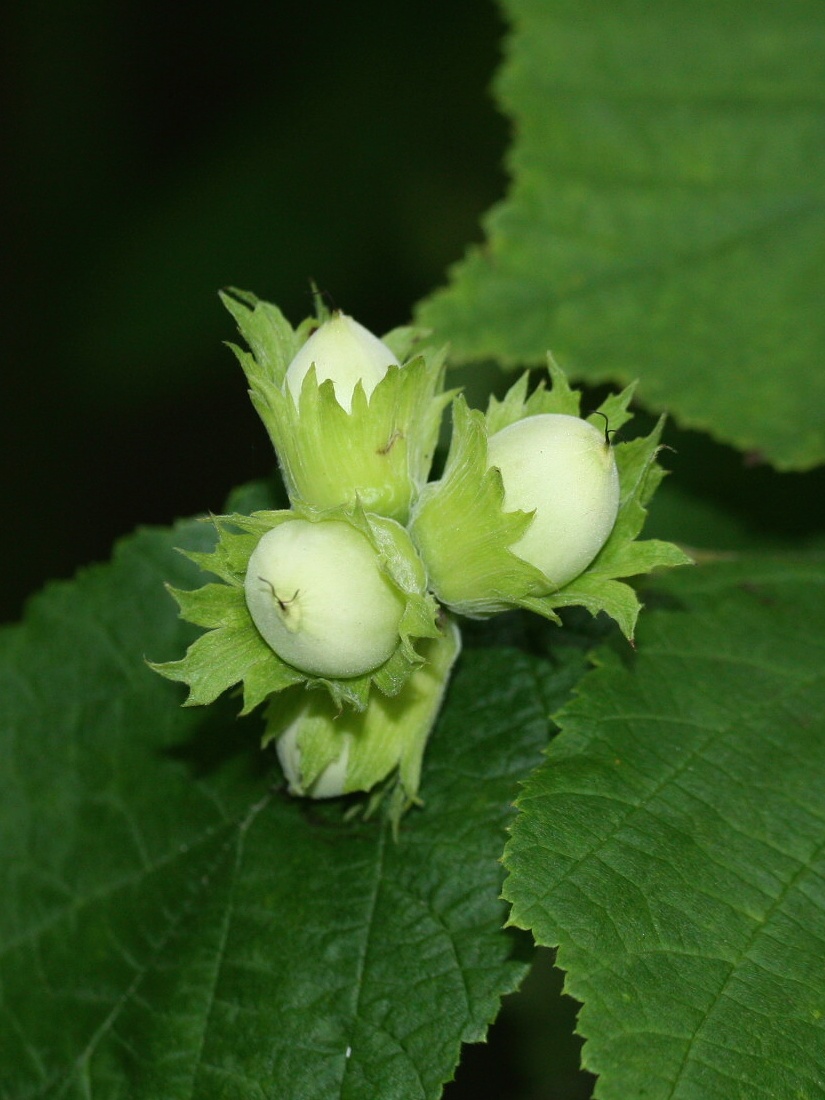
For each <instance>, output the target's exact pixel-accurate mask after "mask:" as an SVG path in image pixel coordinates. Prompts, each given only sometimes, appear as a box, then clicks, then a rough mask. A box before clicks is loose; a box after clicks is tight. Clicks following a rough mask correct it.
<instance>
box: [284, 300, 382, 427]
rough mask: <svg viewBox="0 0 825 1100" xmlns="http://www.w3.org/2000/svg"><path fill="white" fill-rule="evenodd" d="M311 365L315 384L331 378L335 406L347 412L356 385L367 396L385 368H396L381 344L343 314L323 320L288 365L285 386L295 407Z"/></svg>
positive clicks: (367, 331)
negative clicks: (335, 401) (361, 388)
mask: <svg viewBox="0 0 825 1100" xmlns="http://www.w3.org/2000/svg"><path fill="white" fill-rule="evenodd" d="M313 363H314V364H315V377H316V379H317V381H318V384H319V385H320V383H321V382H323V381H325V380H326V379H327V378H331V379H332V385H333V388H334V390H335V396H336V398H337V400H338V404H339V405H342V406H343V407H344V408H345V409H346V410H347V412H349V411H350V409H351V408H352V392H353V390H354V389H355V386H356V384H357V383H358V382H360V383H361V385H362V386H363V387H364V393H365V395H366V396H367V397H369V396H370V394H371V393H372V391H373V390H374V389H375V387H376V386H377V385H378V383H379V382H380V381H381V379H382V378H383V377H384V375H385V374H386V373H387V371H388V370H389V368H390V367H391V366H398V365H399V364H398V360H397V359H396V358H395V356H394V355H393V353H392V352H391V351H390V349H389V348H388V347H387V345H386V344H385V343H383V342H382V341H381V340H379V339H378V337H377V336H375V335H374V334H373V333H371V332H370V331H369V329H366V328H364V326H363V325H361V324H359V323H358V321H355V320H354V319H353V318H352V317H349V316H347V314H345V313H335V314H333V316H332V317H330V319H329V320H328V321H325V322H324V323H323V324H322V325H321V327H320V328H319V329H317V330H316V331H315V332H314V333H313V334H312V336H310V338H309V339H308V340H307V342H306V343H305V344H304V345H303V347H302V348H301V349H300V351H299V352H298V354H297V355H296V356H295V358H294V359H293V360H292V362H291V363H290V364H289V367H288V368H287V372H286V378H285V383H286V386H287V388H288V390H289V392H290V393H291V394H292V398H293V400H294V401H295V404H296V405H297V404H298V401H299V399H300V396H301V387H302V386H303V382H304V377H305V375H306V373H307V371H308V370H309V368H310V367H311V366H312V365H313Z"/></svg>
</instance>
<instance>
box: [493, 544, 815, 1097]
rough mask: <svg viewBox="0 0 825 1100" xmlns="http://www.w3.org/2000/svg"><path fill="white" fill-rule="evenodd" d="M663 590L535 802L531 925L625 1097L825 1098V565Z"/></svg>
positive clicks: (532, 797) (540, 776) (562, 718)
mask: <svg viewBox="0 0 825 1100" xmlns="http://www.w3.org/2000/svg"><path fill="white" fill-rule="evenodd" d="M664 596H666V597H667V603H672V605H673V608H672V609H668V610H663V609H660V610H657V611H656V612H654V613H651V614H648V615H646V616H645V617H644V619H643V620H642V623H641V625H640V631H639V638H638V651H637V652H636V654H635V655H634V656H633V657H632V658H628V657H627V656H626V654H625V655H624V656H622V655H618V654H617V653H616V652H615V651H613V650H610V649H603V650H601V651H600V652H599V656H598V659H597V668H596V669H595V670H594V671H593V672H590V673H589V674H588V675H587V676H585V677H584V679H583V680H582V681H581V682H580V684H579V685H578V687H577V690H576V697H575V699H574V700H573V701H572V702H571V703H569V704H568V705H567V706H566V707H565V708H564V709H563V710H562V711H561V713H560V714H559V715H558V718H557V720H558V722H559V725H560V726H561V730H562V732H561V733H560V735H559V736H558V737H557V738H556V739H555V740H554V741H553V744H552V746H551V747H550V749H549V751H548V753H547V760H546V762H545V764H544V765H543V766H542V767H541V768H540V769H538V770H537V771H536V772H535V773H534V774H533V775H532V776H531V778H530V780H529V781H528V783H527V785H526V787H525V789H524V791H523V792H522V794H521V795H520V797H519V800H518V808H519V810H520V813H519V817H518V819H517V821H516V824H515V826H514V828H513V836H512V840H511V841H510V843H509V844H508V847H507V851H506V856H505V862H506V866H507V867H508V869H509V871H510V875H509V877H508V879H507V881H506V884H505V896H506V897H507V898H508V899H509V900H510V901H512V903H513V910H512V915H511V921H512V922H513V923H514V924H516V925H518V926H520V927H524V928H530V929H531V930H532V931H533V934H534V935H535V937H536V939H537V941H538V942H539V943H543V944H551V945H553V946H555V945H559V944H560V945H561V946H560V949H559V954H558V961H559V965H561V966H562V967H563V968H564V969H565V970H567V971H568V979H567V988H568V990H569V991H570V992H571V993H572V994H573V995H574V996H575V997H577V998H578V999H579V1000H581V1001H583V1002H584V1008H583V1009H582V1012H581V1016H580V1018H579V1028H580V1030H581V1032H582V1033H583V1034H584V1035H585V1036H586V1038H587V1042H586V1044H585V1048H584V1062H585V1065H586V1066H587V1067H588V1068H589V1069H591V1070H592V1071H593V1072H594V1073H598V1074H599V1075H600V1077H599V1084H598V1089H597V1095H598V1096H599V1097H602V1098H604V1100H611V1098H616V1100H625V1098H626V1097H628V1096H642V1095H644V1096H646V1097H649V1098H650V1100H657V1098H659V1097H662V1098H664V1097H674V1098H675V1097H678V1098H683V1097H684V1098H688V1097H697V1098H699V1097H739V1096H742V1097H744V1096H747V1097H766V1098H771V1100H777V1098H782V1097H789V1098H790V1097H795V1098H813V1097H815V1096H822V1094H823V1092H822V1090H823V1082H825V1011H824V1009H825V980H823V967H822V958H823V952H825V889H823V882H824V881H825V875H823V872H825V863H823V851H825V823H824V822H823V814H822V805H823V803H822V790H823V777H825V719H824V718H823V715H824V714H825V684H824V683H823V676H822V667H823V666H822V638H823V636H825V557H822V556H819V557H811V558H810V559H794V558H788V559H767V558H765V559H759V558H753V557H752V558H747V557H743V558H741V560H736V561H731V562H726V563H719V564H715V565H706V566H703V567H700V568H698V569H696V570H689V571H680V572H679V573H677V574H675V575H673V576H671V577H668V578H667V579H665V580H663V581H661V582H660V584H659V598H660V600H661V599H662V598H663V597H664ZM666 606H667V604H666Z"/></svg>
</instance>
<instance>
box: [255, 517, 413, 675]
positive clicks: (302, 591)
mask: <svg viewBox="0 0 825 1100" xmlns="http://www.w3.org/2000/svg"><path fill="white" fill-rule="evenodd" d="M245 593H246V603H247V607H248V608H249V613H250V615H251V616H252V620H253V622H254V623H255V626H256V627H257V629H258V632H259V633H260V635H261V637H262V638H263V639H264V641H265V642H266V643H267V644H268V645H269V646H270V647H271V648H272V649H273V650H274V651H275V653H276V654H277V655H278V656H279V657H280V658H281V660H283V661H285V662H286V663H287V664H290V665H293V666H294V667H295V668H297V669H300V670H301V671H302V672H305V673H309V674H311V675H314V676H321V677H342V678H347V677H353V676H362V675H363V674H364V673H367V672H370V671H372V670H373V669H375V668H378V666H379V665H382V664H383V663H384V662H385V661H387V660H388V659H389V657H390V656H391V655H392V654H393V652H394V651H395V649H396V647H397V645H398V641H399V624H400V622H401V616H402V613H403V611H404V599H403V597H402V595H401V593H400V592H399V591H398V590H397V589H396V588H395V586H394V585H393V584H392V582H391V581H390V580H389V578H388V576H387V574H386V573H385V572H384V571H382V569H381V568H380V566H379V558H378V555H377V554H376V552H375V550H374V549H373V547H372V546H371V545H370V543H369V541H368V540H367V538H366V537H365V536H364V535H363V534H362V533H361V532H360V531H358V530H356V529H355V528H354V527H352V526H351V525H350V524H348V523H346V522H344V521H343V520H323V521H320V522H311V521H309V520H305V519H298V518H296V519H289V520H287V521H286V522H283V523H281V524H279V525H278V526H277V527H275V528H274V529H273V530H272V531H269V532H267V534H265V535H264V536H263V537H262V538H261V540H260V542H259V543H258V544H257V546H256V547H255V549H254V550H253V551H252V555H251V557H250V559H249V566H248V568H247V573H246V581H245Z"/></svg>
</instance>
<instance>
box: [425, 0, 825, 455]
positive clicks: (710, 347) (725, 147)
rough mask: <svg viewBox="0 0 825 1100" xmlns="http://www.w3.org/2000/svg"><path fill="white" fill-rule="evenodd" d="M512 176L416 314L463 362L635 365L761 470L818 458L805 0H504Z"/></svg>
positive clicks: (820, 139)
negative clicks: (767, 463) (477, 241)
mask: <svg viewBox="0 0 825 1100" xmlns="http://www.w3.org/2000/svg"><path fill="white" fill-rule="evenodd" d="M504 6H505V8H506V9H507V11H508V13H509V15H510V18H511V20H512V23H513V27H514V30H513V32H512V35H511V38H510V41H509V48H508V51H507V61H506V64H505V66H504V68H503V70H502V72H501V75H500V78H499V81H498V93H499V98H500V100H501V102H502V104H503V106H504V108H505V110H506V111H507V113H508V114H509V115H510V116H511V117H512V118H513V120H514V122H515V124H516V127H517V129H516V143H515V146H514V149H513V151H512V153H511V156H510V162H509V164H510V169H511V173H512V177H513V182H512V186H511V189H510V193H509V195H508V197H507V199H506V201H505V202H503V203H502V204H501V205H499V206H498V207H496V208H494V210H493V211H492V213H491V214H490V215H488V218H487V221H486V231H487V238H488V239H487V242H486V244H485V245H484V247H483V248H474V249H472V250H471V251H470V253H469V254H468V256H467V258H466V259H465V260H464V261H463V262H462V263H460V264H459V265H457V267H456V268H455V269H454V271H453V273H452V278H451V282H450V285H449V286H448V287H447V288H446V289H445V290H442V291H440V292H437V293H436V294H435V295H434V296H433V297H431V298H430V299H429V300H427V301H425V302H424V303H423V304H422V305H421V307H420V309H419V311H418V320H419V322H420V323H422V324H424V325H428V326H431V327H432V328H434V329H435V330H436V332H437V333H438V336H439V338H441V339H450V340H451V341H452V344H453V352H454V355H455V356H456V357H457V358H460V359H463V360H465V361H466V360H473V359H482V358H485V357H494V358H499V359H501V360H502V361H503V362H505V363H510V364H525V363H539V362H541V361H543V358H544V355H545V353H546V351H547V350H548V349H551V350H552V351H553V352H554V353H556V354H557V355H558V357H559V359H560V362H561V363H562V365H563V366H564V367H565V369H566V370H568V372H569V373H571V374H574V375H576V376H578V377H582V378H585V379H588V380H590V381H602V380H605V379H611V380H615V381H619V382H627V381H629V380H631V379H633V378H636V377H639V378H641V380H642V385H641V389H640V391H639V392H640V395H641V397H642V399H643V400H644V401H645V402H647V403H648V404H649V405H651V406H653V407H656V408H659V409H667V410H670V411H671V412H672V413H673V415H674V416H675V417H676V418H677V419H678V420H679V421H680V422H681V423H682V424H684V425H687V426H692V427H696V428H702V429H707V430H708V431H710V432H711V433H712V434H713V435H715V436H716V437H717V438H719V439H722V440H726V441H728V442H732V443H734V444H735V445H736V446H738V447H740V448H743V449H747V450H756V451H759V452H761V453H763V454H764V455H765V456H767V457H768V458H769V459H770V460H771V461H772V462H774V463H775V464H776V465H778V466H779V467H781V468H786V469H787V468H806V467H810V466H812V465H814V464H815V463H816V462H818V461H822V460H823V459H825V427H824V426H823V425H824V424H825V422H824V421H823V418H822V416H821V415H817V411H818V410H821V409H822V408H823V407H825V373H823V371H822V367H821V359H822V353H823V348H824V347H825V311H823V309H822V301H823V300H824V299H825V207H823V201H822V199H823V182H825V110H823V108H825V15H824V14H823V9H822V8H821V6H819V5H817V4H812V3H810V2H809V0H782V2H781V3H780V0H747V2H745V0H719V2H715V3H699V4H684V3H680V2H679V0H669V2H665V3H661V4H655V5H651V4H646V3H642V2H640V0H584V2H582V3H577V4H569V3H565V2H563V0H506V3H505V5H504Z"/></svg>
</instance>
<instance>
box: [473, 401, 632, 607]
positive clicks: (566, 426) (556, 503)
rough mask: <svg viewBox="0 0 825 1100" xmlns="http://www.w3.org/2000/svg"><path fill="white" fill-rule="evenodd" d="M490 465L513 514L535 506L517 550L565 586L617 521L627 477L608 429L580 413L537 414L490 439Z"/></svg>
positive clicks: (583, 567) (600, 544) (512, 548)
mask: <svg viewBox="0 0 825 1100" xmlns="http://www.w3.org/2000/svg"><path fill="white" fill-rule="evenodd" d="M487 461H488V465H489V466H497V467H498V468H499V470H500V471H501V478H502V481H503V483H504V509H505V511H508V512H510V511H516V510H522V511H525V512H532V511H533V510H534V509H535V515H534V517H533V522H532V523H531V524H530V526H529V528H528V529H527V531H526V532H525V534H524V535H523V536H522V537H521V538H520V539H519V540H518V542H516V543H514V544H513V545H512V546H511V547H510V549H511V550H512V551H513V553H514V554H517V555H518V556H519V557H520V558H523V560H524V561H526V562H529V563H530V564H531V565H534V566H536V568H537V569H540V570H541V571H542V573H544V575H545V576H546V577H548V578H549V580H550V581H552V582H553V584H554V585H555V586H557V587H558V588H561V587H562V586H563V585H565V584H567V583H568V582H569V581H571V580H573V578H574V577H577V576H578V575H579V574H580V573H581V572H583V571H584V570H585V569H586V568H587V566H588V565H589V564H590V563H591V561H592V560H593V559H594V558H595V556H596V555H597V554H598V552H599V550H601V548H602V546H603V545H604V544H605V542H606V541H607V538H608V536H609V535H610V532H611V531H612V530H613V525H614V523H615V522H616V514H617V512H618V509H619V475H618V471H617V469H616V460H615V458H614V456H613V449H612V448H611V446H610V444H609V443H608V442H607V440H606V439H605V436H604V432H602V431H599V429H598V428H595V427H594V426H593V425H592V424H589V423H588V422H587V421H586V420H581V419H580V418H579V417H577V416H566V415H563V414H561V413H542V414H541V415H538V416H529V417H526V418H525V419H524V420H519V421H517V422H516V423H515V424H511V425H510V426H509V427H507V428H503V429H502V430H501V431H500V432H496V434H495V435H493V436H491V437H490V440H489V442H488V448H487Z"/></svg>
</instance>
